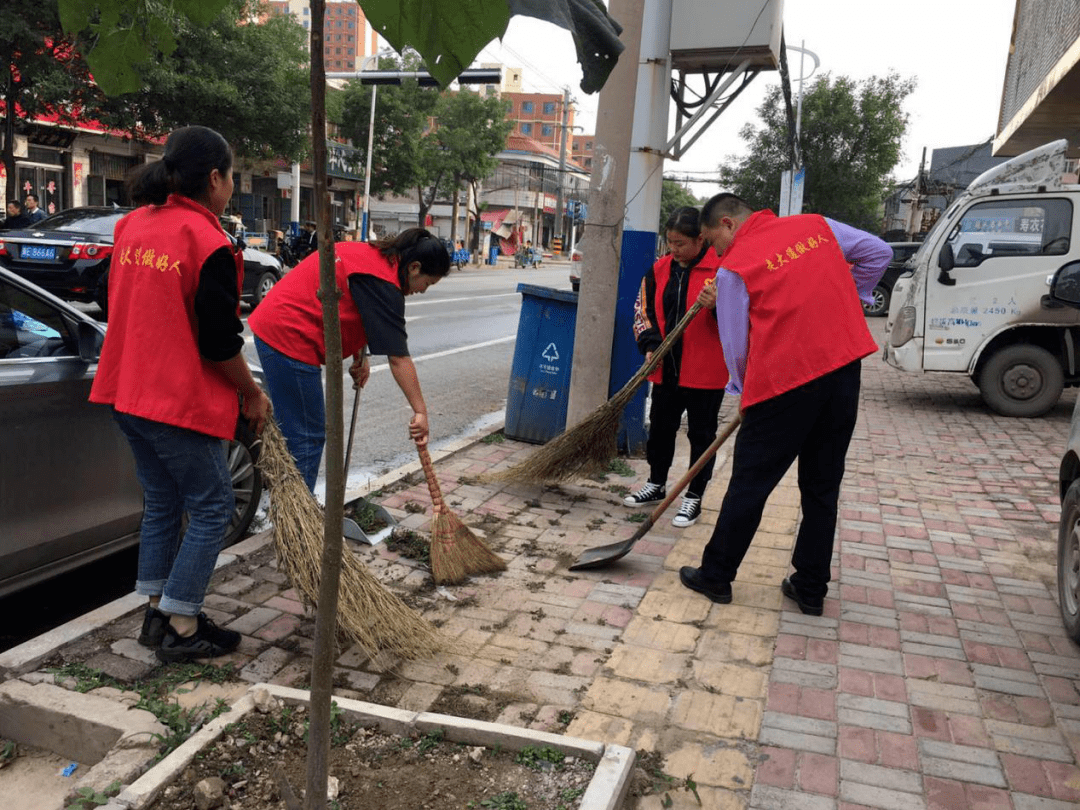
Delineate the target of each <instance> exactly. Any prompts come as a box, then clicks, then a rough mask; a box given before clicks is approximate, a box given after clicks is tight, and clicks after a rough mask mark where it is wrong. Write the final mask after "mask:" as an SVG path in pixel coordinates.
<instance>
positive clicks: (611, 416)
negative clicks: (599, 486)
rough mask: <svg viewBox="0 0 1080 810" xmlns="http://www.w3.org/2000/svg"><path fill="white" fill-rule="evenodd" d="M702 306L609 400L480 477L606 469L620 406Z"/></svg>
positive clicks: (562, 475)
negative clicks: (516, 461) (522, 456)
mask: <svg viewBox="0 0 1080 810" xmlns="http://www.w3.org/2000/svg"><path fill="white" fill-rule="evenodd" d="M701 309H702V305H701V303H700V302H698V301H695V302H694V304H693V306H691V307H690V308H689V309H688V310H686V314H685V315H683V316H682V318H680V319H679V322H678V323H677V324H676V325H675V328H674V329H672V330H671V331H670V332H669V333H668V334H667V336H666V337H665V338H664V340H663V342H661V344H660V345H659V346H657V347H656V349H655V351H653V353H652V357H651V358H649V359H648V360H647V361H646V362H645V364H644V365H643V366H642V367H641V368H640V369H639V370H638V372H637V373H636V374H635V375H634V376H633V377H631V378H630V379H629V380H627V382H626V385H624V386H623V387H622V388H620V389H619V391H618V393H616V394H615V396H613V397H612V398H611V399H609V400H608V401H607V402H605V403H604V404H603V405H601V406H600V407H599V408H597V409H596V410H595V411H593V412H592V414H590V415H589V416H587V417H585V418H584V419H582V420H581V421H580V422H578V423H577V424H576V425H575V426H574V427H572V428H571V429H570V430H568V431H566V432H565V433H563V434H562V435H561V436H557V437H555V438H554V439H552V440H551V441H550V442H548V443H547V444H545V445H544V446H543V447H541V448H540V449H539V450H537V451H536V452H535V453H533V454H532V455H531V456H529V457H528V458H527V459H525V460H524V461H522V462H521V463H519V464H515V465H514V466H513V467H509V468H507V469H505V470H501V471H500V472H496V473H490V474H488V475H482V476H480V479H481V480H482V481H489V482H491V481H498V482H506V483H513V484H525V483H551V484H557V483H559V482H561V481H569V480H570V479H572V478H576V477H578V476H587V475H593V474H595V473H597V472H600V471H602V470H604V469H606V468H607V465H608V464H609V463H610V462H611V459H613V458H615V456H617V455H618V452H619V448H618V446H617V444H616V441H615V440H616V434H617V432H618V428H619V419H620V418H621V417H622V412H623V409H624V408H625V407H626V405H627V403H629V402H630V400H631V399H633V397H634V394H635V393H637V390H638V388H640V387H641V385H642V384H643V383H644V382H645V381H646V380H648V378H649V375H650V374H652V373H653V371H654V370H655V369H656V367H657V366H659V365H660V363H661V362H662V361H663V359H664V356H665V355H666V354H667V353H668V352H669V351H670V350H671V347H672V346H673V345H674V344H675V341H677V340H678V339H679V338H680V337H682V333H683V332H684V331H685V330H686V327H687V325H688V324H689V323H690V321H692V320H693V319H694V316H695V315H697V314H698V312H700V311H701Z"/></svg>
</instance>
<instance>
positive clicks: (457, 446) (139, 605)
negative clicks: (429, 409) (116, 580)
mask: <svg viewBox="0 0 1080 810" xmlns="http://www.w3.org/2000/svg"><path fill="white" fill-rule="evenodd" d="M503 425H504V422H499V423H496V424H494V425H491V426H490V427H489V428H486V429H485V430H484V431H481V432H479V433H474V434H472V435H469V436H463V437H462V438H460V439H455V440H454V441H451V442H448V443H447V444H446V445H444V446H443V447H441V448H439V449H438V450H436V451H433V452H432V453H431V457H432V460H433V461H436V462H437V461H441V460H442V459H444V458H446V457H447V456H450V455H453V454H454V453H457V452H459V451H461V450H464V449H465V448H466V447H469V446H471V445H473V444H475V443H476V442H478V441H480V440H481V439H482V438H483V437H484V436H488V435H490V434H491V433H496V432H498V431H499V430H502V428H503ZM419 470H420V462H419V461H412V462H409V463H408V464H404V465H402V466H401V467H398V468H397V469H396V470H391V471H390V472H388V473H386V474H385V475H382V476H380V477H379V478H376V479H374V480H373V481H369V482H368V484H367V485H366V486H364V487H360V488H355V489H352V490H349V491H348V492H346V493H345V502H346V503H348V502H349V501H351V500H356V499H357V498H362V497H364V496H365V495H367V494H370V493H371V492H374V491H376V490H378V489H381V488H382V487H385V486H389V485H390V484H395V483H397V482H398V481H400V480H401V479H402V478H404V477H405V476H407V475H410V474H411V473H414V472H417V471H419ZM272 541H273V530H272V529H266V530H264V531H261V532H259V533H258V534H253V535H252V536H251V537H248V538H247V539H245V540H241V541H240V542H239V543H236V544H235V545H232V546H230V547H229V549H228V551H225V552H222V553H221V554H219V555H218V559H217V564H216V565H215V566H214V570H215V571H216V570H218V569H220V568H224V567H225V566H227V565H231V564H232V563H234V562H237V561H238V560H243V559H245V558H247V557H249V556H251V555H252V554H253V553H255V552H256V551H258V550H260V549H262V548H263V547H264V546H266V545H267V544H268V543H270V542H272ZM145 605H146V597H144V596H140V595H139V594H137V593H129V594H127V595H126V596H121V597H120V598H119V599H114V600H113V601H112V602H108V603H107V604H104V605H102V606H101V607H99V608H95V609H94V610H92V611H90V612H89V613H85V614H83V615H82V616H78V617H76V618H74V619H72V620H71V621H69V622H67V623H66V624H62V625H60V626H59V627H56V628H53V629H52V630H50V631H49V632H47V633H42V634H41V635H40V636H37V637H35V638H32V639H30V640H29V641H24V642H23V643H22V644H20V645H18V646H17V647H12V648H11V649H9V650H6V651H5V652H3V653H0V680H7V679H9V678H17V677H19V676H20V675H23V674H24V673H27V672H30V671H31V670H33V669H35V668H36V667H37V666H38V665H39V664H41V662H42V661H44V660H46V659H47V658H49V657H50V656H51V655H53V653H55V652H56V651H57V650H58V649H60V648H61V647H63V646H64V645H66V644H70V643H71V642H73V641H76V640H78V639H80V638H82V637H83V636H86V635H88V634H90V633H92V632H94V631H95V630H98V629H100V628H102V627H104V626H105V625H107V624H110V623H111V622H114V621H116V620H117V619H121V618H123V617H124V616H127V615H128V614H129V613H132V612H134V611H136V610H142V609H143V608H144V607H145Z"/></svg>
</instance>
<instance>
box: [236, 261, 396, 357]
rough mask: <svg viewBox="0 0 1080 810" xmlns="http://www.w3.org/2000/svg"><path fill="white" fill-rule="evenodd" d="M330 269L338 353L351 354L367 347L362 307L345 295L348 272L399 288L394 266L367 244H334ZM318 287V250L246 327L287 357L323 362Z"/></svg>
mask: <svg viewBox="0 0 1080 810" xmlns="http://www.w3.org/2000/svg"><path fill="white" fill-rule="evenodd" d="M334 255H335V258H336V261H335V264H334V272H335V275H336V278H337V286H338V289H339V290H340V291H341V298H340V299H339V301H338V315H339V316H340V317H341V352H342V357H349V356H351V355H354V354H356V353H357V352H358V351H360V350H361V349H363V348H364V346H366V345H367V335H366V334H365V333H364V324H363V322H362V321H361V320H360V311H359V310H358V309H357V308H356V305H355V304H354V303H353V300H352V295H351V294H350V293H349V276H351V275H353V274H355V273H365V274H367V275H369V276H375V277H376V278H381V279H383V280H384V281H389V282H390V283H391V284H393V285H394V287H396V288H397V289H401V286H400V284H399V283H398V274H397V265H396V264H391V263H390V262H388V261H387V260H386V258H385V257H384V256H383V255H382V254H381V253H379V251H378V249H377V248H374V247H372V246H371V245H370V244H369V243H367V242H337V243H336V244H335V245H334ZM318 290H319V254H318V253H312V254H311V255H310V256H308V257H307V258H306V259H304V260H303V261H302V262H300V264H298V265H296V267H294V268H293V269H292V270H290V271H289V272H288V273H286V274H285V277H284V278H282V279H281V281H279V282H278V283H277V284H275V285H274V286H273V288H272V289H271V290H270V292H269V293H267V295H266V298H265V299H264V300H263V302H262V303H261V304H259V307H258V309H256V310H255V311H254V312H252V313H251V316H250V317H249V318H248V326H249V327H251V331H252V332H254V333H255V334H256V335H257V336H258V338H259V340H261V341H263V342H264V343H266V344H267V345H268V346H272V347H273V348H275V349H277V350H278V351H279V352H281V353H282V354H284V355H285V356H286V357H291V358H292V359H293V360H299V361H300V362H301V363H307V364H308V365H311V366H321V365H323V364H324V363H325V362H326V339H325V338H324V336H323V310H322V301H320V300H319V298H318V295H317V293H318Z"/></svg>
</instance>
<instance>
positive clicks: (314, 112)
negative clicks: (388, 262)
mask: <svg viewBox="0 0 1080 810" xmlns="http://www.w3.org/2000/svg"><path fill="white" fill-rule="evenodd" d="M325 9H326V0H311V18H312V19H311V141H312V164H313V168H314V175H315V210H316V219H317V226H318V229H319V292H318V297H319V300H320V301H321V302H322V308H323V334H324V337H325V340H326V508H325V511H324V516H325V520H324V523H323V550H322V568H321V570H320V573H319V597H318V600H319V603H318V610H317V612H316V616H315V648H314V650H313V652H312V655H311V724H310V726H309V731H308V760H307V789H306V791H305V795H304V810H325V808H326V781H327V778H328V776H329V769H330V719H331V718H330V708H331V698H332V695H333V691H332V690H333V674H334V658H335V652H336V650H335V630H336V628H337V605H338V588H339V586H340V582H341V549H342V537H341V520H342V517H343V513H344V511H345V481H344V458H343V455H342V454H343V449H342V445H343V442H342V432H343V431H342V380H341V374H342V361H341V319H340V316H339V313H338V299H340V298H341V293H340V291H339V290H338V286H337V281H336V278H335V273H334V231H333V228H332V227H331V226H330V225H331V224H330V197H329V192H328V186H327V180H326V70H325V66H324V64H323V17H324V14H325Z"/></svg>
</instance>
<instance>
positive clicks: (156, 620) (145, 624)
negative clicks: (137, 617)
mask: <svg viewBox="0 0 1080 810" xmlns="http://www.w3.org/2000/svg"><path fill="white" fill-rule="evenodd" d="M168 624H169V617H168V616H166V615H165V614H164V613H162V612H161V611H160V610H158V609H157V608H156V607H151V606H150V605H147V606H146V613H145V614H143V620H142V631H141V632H140V633H139V643H140V644H142V645H143V646H144V647H151V648H153V647H160V646H161V640H162V639H163V638H165V628H166V626H168Z"/></svg>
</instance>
